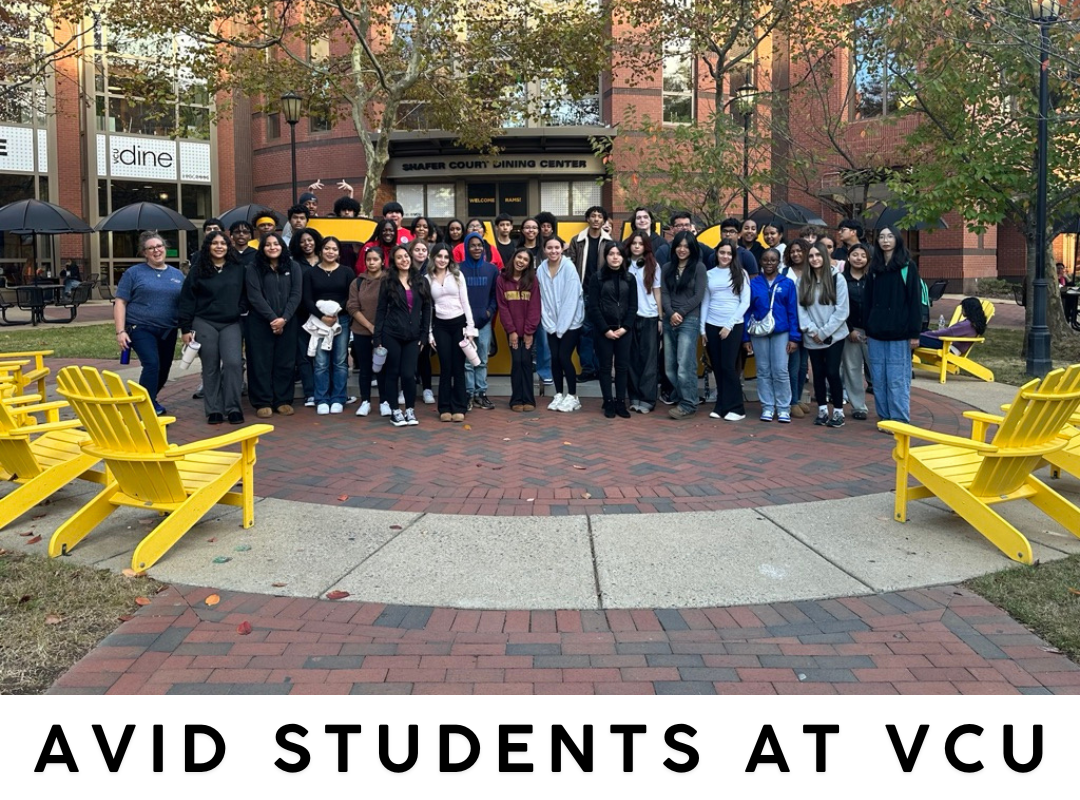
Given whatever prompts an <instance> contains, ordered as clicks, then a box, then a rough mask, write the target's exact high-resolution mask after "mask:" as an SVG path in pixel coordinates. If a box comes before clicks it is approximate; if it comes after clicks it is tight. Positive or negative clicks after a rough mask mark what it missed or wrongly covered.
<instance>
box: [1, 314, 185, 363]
mask: <svg viewBox="0 0 1080 800" xmlns="http://www.w3.org/2000/svg"><path fill="white" fill-rule="evenodd" d="M22 350H55V351H56V352H55V353H54V355H53V358H103V359H114V360H117V361H119V358H120V349H119V347H117V344H116V332H115V329H114V328H113V323H111V322H103V323H101V324H100V325H80V326H78V327H71V328H68V327H56V326H47V327H38V328H33V329H30V330H18V331H0V353H12V352H19V351H22ZM179 355H180V341H179V339H178V340H177V343H176V357H179ZM131 360H132V361H137V360H138V358H137V356H136V355H135V353H134V352H132V354H131Z"/></svg>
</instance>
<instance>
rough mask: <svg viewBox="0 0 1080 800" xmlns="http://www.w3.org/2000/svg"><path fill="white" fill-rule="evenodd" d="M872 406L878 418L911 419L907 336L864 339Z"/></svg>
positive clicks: (898, 420)
mask: <svg viewBox="0 0 1080 800" xmlns="http://www.w3.org/2000/svg"><path fill="white" fill-rule="evenodd" d="M866 345H867V353H868V354H869V356H870V379H871V381H872V382H873V384H874V408H875V409H876V410H877V415H878V417H879V418H881V419H891V420H895V421H897V422H910V421H911V347H910V346H909V345H908V342H907V339H900V340H899V341H896V342H884V341H882V340H880V339H870V338H867V340H866Z"/></svg>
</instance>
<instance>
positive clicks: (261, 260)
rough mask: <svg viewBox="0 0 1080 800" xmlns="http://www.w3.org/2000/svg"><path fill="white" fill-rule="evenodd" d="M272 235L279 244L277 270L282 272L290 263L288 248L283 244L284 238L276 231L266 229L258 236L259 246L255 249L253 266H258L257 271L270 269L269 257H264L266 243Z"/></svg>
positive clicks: (290, 257)
mask: <svg viewBox="0 0 1080 800" xmlns="http://www.w3.org/2000/svg"><path fill="white" fill-rule="evenodd" d="M271 237H273V238H274V239H277V240H278V243H279V244H280V245H281V255H280V256H278V272H283V271H284V270H285V269H287V268H288V267H289V266H290V265H291V264H292V261H293V259H292V256H291V255H290V254H289V248H288V247H286V246H285V240H284V239H283V238H281V234H280V233H278V232H277V231H267V232H266V233H264V234H263V235H262V236H260V237H259V248H258V250H256V251H255V266H256V267H258V269H259V272H269V271H270V259H269V258H267V257H266V243H267V241H269V239H270V238H271Z"/></svg>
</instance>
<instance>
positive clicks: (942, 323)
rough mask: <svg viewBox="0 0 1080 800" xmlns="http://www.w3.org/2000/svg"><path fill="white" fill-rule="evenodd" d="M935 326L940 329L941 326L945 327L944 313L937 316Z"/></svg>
mask: <svg viewBox="0 0 1080 800" xmlns="http://www.w3.org/2000/svg"><path fill="white" fill-rule="evenodd" d="M937 326H938V330H941V329H942V328H944V327H945V315H944V314H942V315H941V316H939V317H938V318H937Z"/></svg>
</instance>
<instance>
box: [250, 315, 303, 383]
mask: <svg viewBox="0 0 1080 800" xmlns="http://www.w3.org/2000/svg"><path fill="white" fill-rule="evenodd" d="M300 317H303V319H300ZM293 318H294V319H296V320H297V323H296V327H295V328H294V333H293V341H294V342H296V353H295V363H296V369H295V371H296V372H298V373H299V375H300V386H301V387H302V391H303V392H304V399H305V400H307V399H308V398H309V397H314V396H315V358H314V356H309V355H308V354H307V349H308V344H309V343H310V342H311V334H310V333H308V332H307V331H305V330H304V322H306V321H307V312H306V311H297V312H296V315H295V316H294V317H293ZM294 380H295V378H294ZM248 391H249V392H250V387H249V389H248Z"/></svg>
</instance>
